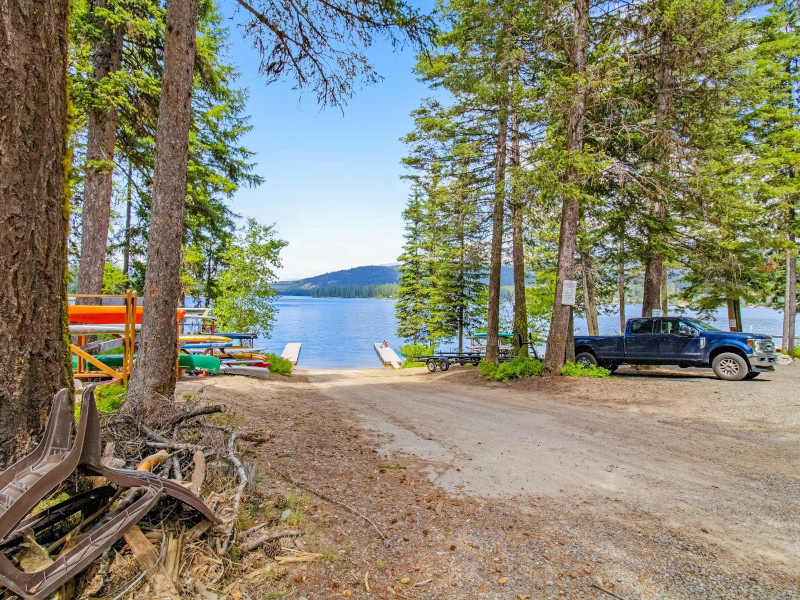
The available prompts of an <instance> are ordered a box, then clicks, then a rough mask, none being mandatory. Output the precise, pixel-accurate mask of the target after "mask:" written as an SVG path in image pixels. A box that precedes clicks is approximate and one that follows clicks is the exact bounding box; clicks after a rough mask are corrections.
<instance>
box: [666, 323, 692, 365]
mask: <svg viewBox="0 0 800 600" xmlns="http://www.w3.org/2000/svg"><path fill="white" fill-rule="evenodd" d="M681 327H683V328H684V331H686V330H687V329H688V330H689V331H691V332H692V334H693V335H681V333H680V331H681ZM661 333H662V336H661V337H660V338H659V353H660V354H661V355H662V356H663V357H664V358H667V357H668V358H669V359H670V360H672V361H673V362H674V363H684V362H687V363H688V362H697V361H701V360H702V354H703V353H702V348H701V347H700V346H701V338H700V337H699V336H698V335H697V330H696V329H695V328H694V327H692V326H691V325H690V324H689V323H687V322H686V321H683V320H681V319H672V318H663V319H661Z"/></svg>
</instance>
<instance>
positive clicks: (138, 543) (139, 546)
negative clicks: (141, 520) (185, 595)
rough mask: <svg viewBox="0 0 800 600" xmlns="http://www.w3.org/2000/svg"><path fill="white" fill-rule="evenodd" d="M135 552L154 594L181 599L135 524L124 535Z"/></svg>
mask: <svg viewBox="0 0 800 600" xmlns="http://www.w3.org/2000/svg"><path fill="white" fill-rule="evenodd" d="M123 537H124V538H125V541H126V542H127V544H128V546H129V547H130V549H131V552H132V553H133V558H134V559H135V560H136V564H138V565H139V568H140V569H142V571H143V572H144V576H145V578H146V579H147V582H148V583H149V584H150V585H151V586H152V587H153V592H154V594H153V595H154V596H157V597H158V598H161V599H165V598H171V599H172V600H180V597H181V596H180V593H179V592H178V588H176V587H175V584H174V583H172V577H171V576H170V574H169V573H167V570H166V569H165V568H164V567H163V566H162V565H161V564H159V556H158V554H157V553H156V549H155V548H154V547H153V544H151V543H150V542H149V541H148V540H147V538H146V537H145V536H144V534H143V533H142V530H141V529H139V527H138V526H136V525H134V526H133V527H131V528H130V529H129V530H128V531H126V532H125V535H124V536H123Z"/></svg>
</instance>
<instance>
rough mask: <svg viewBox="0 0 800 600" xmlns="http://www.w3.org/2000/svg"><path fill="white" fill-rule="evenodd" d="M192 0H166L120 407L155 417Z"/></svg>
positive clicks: (177, 211)
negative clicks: (132, 352)
mask: <svg viewBox="0 0 800 600" xmlns="http://www.w3.org/2000/svg"><path fill="white" fill-rule="evenodd" d="M196 21H197V1H196V0H169V2H168V3H167V17H166V31H165V41H164V75H163V79H162V86H161V100H160V102H159V116H158V126H157V130H156V155H155V175H154V183H153V206H152V211H151V217H150V232H149V235H148V240H149V244H148V248H147V271H146V274H145V285H144V313H143V315H142V342H141V345H140V348H139V357H138V359H137V361H136V366H135V369H134V371H133V377H132V379H131V383H130V388H129V391H128V400H127V402H126V405H127V406H126V410H127V411H128V412H129V413H132V414H134V415H136V416H137V418H142V417H144V415H147V418H156V415H157V414H158V412H159V409H162V406H161V404H162V403H163V402H164V399H165V398H166V399H167V400H168V401H169V402H171V401H172V396H173V394H174V393H175V380H176V361H177V353H178V339H177V335H178V324H177V319H176V308H177V305H178V300H179V298H180V294H181V285H180V272H181V241H182V236H183V208H184V204H185V202H186V166H187V163H188V151H189V125H190V118H191V114H190V113H191V111H190V109H191V101H192V68H193V66H194V56H195V31H196Z"/></svg>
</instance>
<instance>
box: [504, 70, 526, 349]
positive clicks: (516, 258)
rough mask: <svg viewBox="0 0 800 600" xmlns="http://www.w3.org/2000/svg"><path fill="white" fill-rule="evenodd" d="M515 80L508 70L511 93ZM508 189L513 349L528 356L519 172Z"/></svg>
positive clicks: (515, 156) (514, 121)
mask: <svg viewBox="0 0 800 600" xmlns="http://www.w3.org/2000/svg"><path fill="white" fill-rule="evenodd" d="M516 83H517V71H516V69H513V70H512V72H511V93H512V95H513V93H514V89H515V88H516ZM518 113H519V108H518V107H517V106H516V104H514V106H513V107H512V110H511V156H510V158H509V163H508V164H509V166H510V167H511V168H512V169H518V168H519V166H520V154H519V114H518ZM514 180H515V181H514V183H512V185H513V188H512V190H511V237H512V239H511V262H512V263H513V266H514V326H513V328H512V333H513V334H514V351H515V354H516V355H517V356H528V345H527V342H528V306H527V303H526V299H525V253H524V251H523V246H522V211H523V205H522V190H521V189H520V185H519V183H518V180H519V174H518V173H516V172H515V173H514Z"/></svg>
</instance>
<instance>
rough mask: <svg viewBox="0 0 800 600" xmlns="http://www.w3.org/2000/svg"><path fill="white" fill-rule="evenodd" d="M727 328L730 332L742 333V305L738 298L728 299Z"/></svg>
mask: <svg viewBox="0 0 800 600" xmlns="http://www.w3.org/2000/svg"><path fill="white" fill-rule="evenodd" d="M728 326H729V327H730V330H731V331H743V329H742V303H741V301H740V300H739V298H729V299H728Z"/></svg>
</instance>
